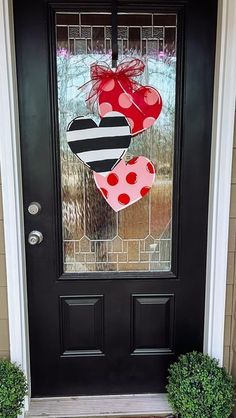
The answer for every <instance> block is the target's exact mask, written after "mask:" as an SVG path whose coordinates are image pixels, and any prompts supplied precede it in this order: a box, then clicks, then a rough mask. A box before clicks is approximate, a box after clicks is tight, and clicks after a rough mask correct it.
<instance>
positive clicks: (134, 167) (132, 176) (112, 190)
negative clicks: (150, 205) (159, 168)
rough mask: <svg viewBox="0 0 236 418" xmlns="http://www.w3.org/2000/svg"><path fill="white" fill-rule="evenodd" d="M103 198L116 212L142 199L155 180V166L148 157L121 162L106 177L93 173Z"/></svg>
mask: <svg viewBox="0 0 236 418" xmlns="http://www.w3.org/2000/svg"><path fill="white" fill-rule="evenodd" d="M93 175H94V180H95V183H96V185H97V187H98V189H99V190H100V192H101V194H102V196H103V197H104V199H105V200H106V201H107V203H108V204H109V205H110V206H111V207H112V209H113V210H114V211H115V212H118V211H120V210H121V209H124V208H127V207H128V206H130V205H132V204H133V203H135V202H137V201H138V200H140V199H142V198H143V197H144V196H145V195H146V194H147V193H148V192H149V190H150V189H151V187H152V184H153V182H154V179H155V168H154V165H153V164H152V163H151V162H150V161H149V160H148V159H147V158H146V157H143V156H141V157H135V158H133V159H132V160H130V161H128V163H127V164H126V163H125V161H124V160H121V161H120V162H119V163H118V164H117V165H116V167H115V168H114V169H113V170H112V171H111V172H110V173H108V174H107V175H106V176H104V175H101V174H99V173H95V172H94V173H93Z"/></svg>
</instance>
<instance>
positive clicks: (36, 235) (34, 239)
mask: <svg viewBox="0 0 236 418" xmlns="http://www.w3.org/2000/svg"><path fill="white" fill-rule="evenodd" d="M42 241H43V234H42V232H40V231H31V232H30V233H29V236H28V243H29V244H30V245H36V244H40V243H41V242H42Z"/></svg>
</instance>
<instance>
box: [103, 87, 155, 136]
mask: <svg viewBox="0 0 236 418" xmlns="http://www.w3.org/2000/svg"><path fill="white" fill-rule="evenodd" d="M161 109H162V99H161V96H160V94H159V93H158V91H157V90H156V89H154V88H153V87H150V86H141V87H139V88H138V89H137V90H135V91H131V90H130V89H129V87H128V85H126V84H125V83H124V82H123V83H122V85H121V83H120V84H119V83H118V82H115V81H114V80H110V81H109V82H108V83H107V84H106V85H105V86H104V88H103V91H102V92H101V93H100V94H99V97H98V111H99V114H100V116H101V117H104V116H105V115H106V114H107V113H108V112H112V111H117V112H120V113H122V114H123V115H124V116H125V117H126V118H127V119H128V122H129V124H130V128H131V133H132V135H133V136H134V135H137V134H139V133H141V132H143V131H144V130H145V129H148V128H150V127H151V126H152V125H153V124H154V123H155V121H156V119H157V118H158V116H159V115H160V113H161Z"/></svg>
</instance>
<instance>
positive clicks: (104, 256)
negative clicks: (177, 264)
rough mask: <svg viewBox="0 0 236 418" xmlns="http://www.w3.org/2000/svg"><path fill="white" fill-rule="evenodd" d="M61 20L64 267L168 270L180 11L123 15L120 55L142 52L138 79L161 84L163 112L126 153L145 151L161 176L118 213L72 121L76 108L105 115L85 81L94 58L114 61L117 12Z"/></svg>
mask: <svg viewBox="0 0 236 418" xmlns="http://www.w3.org/2000/svg"><path fill="white" fill-rule="evenodd" d="M68 16H71V20H70V18H69V17H68ZM75 22H78V23H77V24H76V23H75ZM152 22H154V27H152ZM57 25H58V26H57V47H58V51H57V78H58V108H59V131H60V132H59V133H60V149H61V152H60V162H61V190H62V218H63V219H62V220H63V223H62V230H63V252H64V271H65V272H68V273H70V272H94V271H97V272H103V271H168V270H170V269H171V243H172V195H173V152H174V135H175V132H174V126H175V84H176V65H175V64H176V16H175V15H173V14H167V15H163V14H155V15H152V14H143V15H142V14H138V15H134V14H124V13H123V14H119V15H118V25H119V26H118V34H119V37H120V40H119V41H118V44H119V61H118V63H119V62H123V61H124V60H130V59H132V58H134V57H137V58H140V59H142V60H143V61H144V64H145V70H144V73H143V74H142V75H141V76H140V77H139V78H138V80H137V81H138V82H139V83H140V84H141V85H144V86H145V85H148V86H153V87H154V88H156V89H157V90H158V91H159V92H160V94H161V96H162V99H163V109H162V112H161V114H160V116H159V118H158V119H157V120H156V122H155V123H154V125H153V126H152V127H151V128H149V129H147V130H146V131H144V132H143V133H141V134H139V135H138V136H136V137H134V138H133V139H132V141H131V145H130V147H129V149H128V152H127V154H126V155H125V160H126V161H128V160H130V159H131V158H132V157H134V156H140V155H142V156H145V157H147V158H149V159H150V160H151V161H152V162H153V164H154V166H155V168H156V176H155V181H154V184H153V186H152V189H151V191H150V192H149V193H148V194H147V195H146V196H145V197H144V198H143V199H141V200H139V201H138V202H136V203H135V204H133V205H131V206H129V207H127V208H125V209H123V210H121V211H120V212H118V213H116V212H114V211H113V209H112V208H111V207H110V206H109V205H108V203H107V202H106V201H105V199H104V198H103V196H102V195H101V194H100V193H99V192H98V189H97V187H96V185H95V182H94V179H93V174H92V172H91V171H90V170H89V169H88V168H87V167H86V166H85V165H84V164H83V163H82V162H80V161H79V160H78V158H76V157H75V156H74V154H73V153H72V152H71V151H70V149H69V147H68V145H67V142H66V129H67V125H68V123H69V122H70V121H71V119H73V118H75V117H76V116H79V115H80V116H81V115H85V116H88V117H91V118H93V119H94V120H95V121H96V123H99V117H98V115H97V111H96V106H95V108H93V107H92V108H91V107H90V106H89V104H88V102H87V101H86V97H87V93H88V87H87V88H85V89H82V90H78V89H79V87H81V86H82V85H84V84H85V83H87V82H88V81H89V79H90V65H91V64H93V63H95V62H100V63H104V62H106V63H107V64H108V65H111V15H109V14H85V13H83V14H79V13H71V14H63V13H57ZM60 25H63V26H60ZM80 25H82V26H80ZM62 28H63V29H62ZM72 34H73V36H71V35H72ZM126 38H127V39H126ZM160 38H163V39H160ZM68 48H69V50H68Z"/></svg>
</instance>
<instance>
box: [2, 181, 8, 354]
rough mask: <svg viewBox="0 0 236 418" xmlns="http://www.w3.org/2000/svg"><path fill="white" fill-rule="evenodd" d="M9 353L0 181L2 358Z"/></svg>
mask: <svg viewBox="0 0 236 418" xmlns="http://www.w3.org/2000/svg"><path fill="white" fill-rule="evenodd" d="M9 351H10V350H9V332H8V313H7V278H6V265H5V247H4V229H3V210H2V183H1V179H0V357H7V358H8V357H9Z"/></svg>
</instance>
